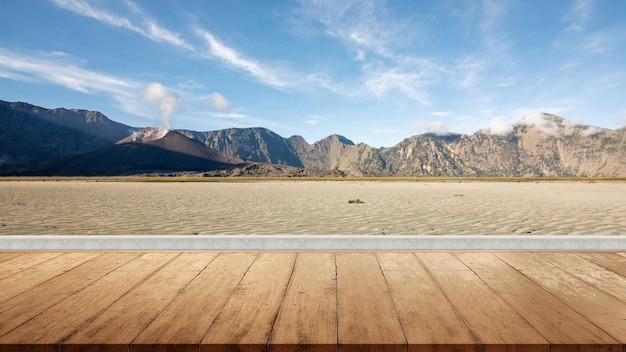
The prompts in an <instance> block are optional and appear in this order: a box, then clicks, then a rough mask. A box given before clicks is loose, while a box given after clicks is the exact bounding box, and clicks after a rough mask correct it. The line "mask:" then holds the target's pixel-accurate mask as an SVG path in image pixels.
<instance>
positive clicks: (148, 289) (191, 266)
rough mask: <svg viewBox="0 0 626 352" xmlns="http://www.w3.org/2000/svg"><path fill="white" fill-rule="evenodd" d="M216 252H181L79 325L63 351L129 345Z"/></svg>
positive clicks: (91, 349)
mask: <svg viewBox="0 0 626 352" xmlns="http://www.w3.org/2000/svg"><path fill="white" fill-rule="evenodd" d="M216 255H217V254H216V253H182V254H181V255H180V256H178V257H176V258H175V259H174V260H172V261H171V262H169V263H167V264H166V265H164V266H163V267H161V268H160V269H159V270H158V271H157V272H155V273H154V274H153V275H152V276H150V278H148V279H147V280H146V281H144V282H143V283H141V284H140V285H139V286H137V287H135V288H134V289H132V290H131V291H130V292H128V293H127V294H126V295H124V297H122V298H120V299H119V300H118V301H116V302H115V303H113V304H112V305H110V306H109V307H108V308H106V310H104V311H103V312H102V313H101V314H99V315H98V316H97V317H96V318H95V319H94V320H92V321H91V322H90V323H88V324H86V325H83V326H81V327H80V329H79V330H77V331H75V332H74V333H73V334H72V336H71V337H70V338H68V339H66V340H65V341H64V343H63V350H64V351H67V352H72V351H83V350H85V346H89V349H88V350H89V351H106V350H107V349H108V346H107V345H126V346H128V345H130V343H131V342H132V341H133V340H134V339H135V338H136V337H137V335H139V333H140V332H141V331H143V330H144V329H145V328H146V326H148V324H150V322H152V320H154V318H155V317H156V316H157V315H158V314H159V313H160V312H161V311H162V310H163V309H164V308H165V307H166V306H167V305H168V304H169V303H170V302H171V301H172V300H173V299H174V298H175V297H176V296H177V295H178V294H179V293H180V292H181V291H182V290H183V289H184V288H185V287H186V286H187V285H188V284H189V283H190V282H191V280H193V279H194V278H195V277H196V276H198V274H199V273H200V271H202V270H203V269H204V268H206V267H207V265H209V263H210V262H211V261H212V260H213V259H214V258H215V256H216ZM127 349H128V347H127Z"/></svg>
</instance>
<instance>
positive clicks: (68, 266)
mask: <svg viewBox="0 0 626 352" xmlns="http://www.w3.org/2000/svg"><path fill="white" fill-rule="evenodd" d="M102 254H103V253H88V252H83V253H63V254H61V255H59V256H55V257H53V258H52V259H50V260H47V261H44V262H41V263H40V264H38V265H36V266H31V267H29V268H27V269H24V270H22V271H20V272H18V273H15V274H13V275H11V276H8V277H5V278H4V279H2V280H0V287H2V290H0V303H1V302H4V301H6V300H8V299H10V298H12V297H15V296H17V295H19V294H21V293H23V292H26V291H28V290H30V289H32V288H33V287H36V286H37V285H40V284H42V283H44V282H46V281H48V280H50V279H52V278H54V277H56V276H58V275H61V274H63V273H64V272H66V271H69V270H72V269H73V268H74V267H76V266H78V265H81V264H82V263H85V262H86V261H88V260H91V259H93V258H96V257H98V256H101V255H102ZM18 258H19V257H18Z"/></svg>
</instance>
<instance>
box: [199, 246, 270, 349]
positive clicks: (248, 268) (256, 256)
mask: <svg viewBox="0 0 626 352" xmlns="http://www.w3.org/2000/svg"><path fill="white" fill-rule="evenodd" d="M220 255H222V253H220ZM257 259H259V254H258V253H256V254H255V256H254V260H252V261H251V262H250V265H248V267H247V268H246V271H245V272H244V273H243V275H241V278H240V279H239V282H237V285H235V287H234V288H233V291H232V292H231V293H230V295H228V299H226V300H225V301H224V305H223V306H222V307H221V308H220V311H219V312H218V313H217V314H215V318H213V321H212V322H211V324H210V325H209V327H208V329H207V331H206V332H205V333H204V335H202V338H201V339H200V341H199V342H198V351H200V345H201V344H202V341H204V339H205V338H206V337H207V335H208V334H209V332H211V329H212V328H213V325H214V324H215V321H216V320H217V319H218V318H219V317H220V315H222V312H224V307H225V306H226V305H227V304H228V301H230V299H231V298H233V295H234V294H235V291H237V288H238V287H239V285H241V282H242V281H243V279H244V278H245V277H246V275H248V272H250V268H251V267H252V265H254V263H255V262H256V261H257Z"/></svg>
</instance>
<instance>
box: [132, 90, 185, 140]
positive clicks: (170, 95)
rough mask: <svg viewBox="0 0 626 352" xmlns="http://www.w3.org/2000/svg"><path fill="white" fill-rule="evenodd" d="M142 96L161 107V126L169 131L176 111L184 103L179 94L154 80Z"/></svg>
mask: <svg viewBox="0 0 626 352" xmlns="http://www.w3.org/2000/svg"><path fill="white" fill-rule="evenodd" d="M141 98H142V99H143V100H144V101H146V102H148V103H151V104H154V105H155V106H156V107H157V108H158V109H159V120H160V126H159V127H160V128H162V129H164V130H165V131H169V129H170V126H171V122H172V117H173V116H174V111H175V110H176V109H177V108H178V107H179V106H180V104H181V103H182V99H181V98H180V97H179V96H178V94H176V93H174V92H172V91H170V90H169V89H167V88H165V87H164V86H163V85H162V84H161V83H158V82H152V83H150V84H148V86H147V87H146V89H145V90H144V91H143V94H142V95H141Z"/></svg>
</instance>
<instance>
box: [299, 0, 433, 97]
mask: <svg viewBox="0 0 626 352" xmlns="http://www.w3.org/2000/svg"><path fill="white" fill-rule="evenodd" d="M297 12H298V13H299V14H300V15H301V16H302V18H303V19H304V20H305V21H310V22H311V23H316V24H317V25H319V24H321V25H322V27H323V33H324V34H325V35H327V36H329V37H331V38H334V39H337V40H338V41H339V42H340V43H342V44H343V45H344V46H345V48H346V49H347V50H348V51H351V52H353V53H354V54H353V55H354V56H353V57H354V61H355V63H357V64H358V65H360V66H361V71H362V75H361V77H359V78H358V81H360V82H355V83H354V84H353V86H354V87H357V86H358V85H359V83H363V87H365V88H366V89H365V91H363V92H362V93H368V94H370V95H371V94H373V95H374V96H376V97H378V98H383V97H385V96H386V95H387V93H389V92H391V91H398V92H401V93H402V94H403V95H404V96H406V97H408V98H409V99H412V100H415V101H416V102H418V103H420V104H422V105H428V104H429V103H430V99H429V97H428V94H427V92H426V87H427V86H430V85H432V84H433V82H434V81H436V80H437V78H438V77H437V76H438V75H439V74H440V73H441V72H442V71H445V69H444V68H443V67H442V66H441V65H439V64H437V63H435V62H433V61H432V60H429V59H426V58H424V57H417V56H412V55H406V54H403V53H402V50H401V48H402V47H403V46H404V45H406V43H407V41H408V40H409V37H411V36H413V35H418V34H419V33H416V32H415V30H414V28H411V27H410V25H411V23H410V22H411V21H410V20H408V17H404V18H403V17H401V16H400V17H398V16H394V15H397V14H391V13H390V9H389V8H388V7H387V6H386V3H384V2H381V1H357V2H338V1H316V2H310V1H302V2H301V3H300V8H299V10H298V11H297ZM332 86H335V85H332ZM351 94H352V95H353V94H354V90H352V92H351Z"/></svg>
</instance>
